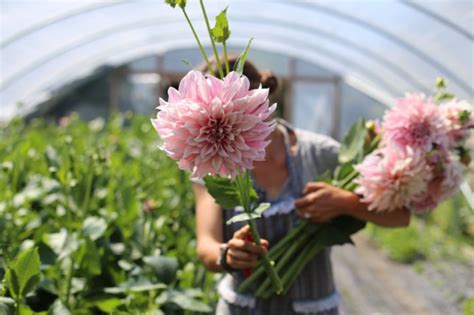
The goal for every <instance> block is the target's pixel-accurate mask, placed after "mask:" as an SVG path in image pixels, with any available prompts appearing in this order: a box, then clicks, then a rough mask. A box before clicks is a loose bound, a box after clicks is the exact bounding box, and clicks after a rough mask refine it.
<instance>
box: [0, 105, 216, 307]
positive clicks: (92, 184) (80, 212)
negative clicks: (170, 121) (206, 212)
mask: <svg viewBox="0 0 474 315" xmlns="http://www.w3.org/2000/svg"><path fill="white" fill-rule="evenodd" d="M158 145H159V143H158V138H157V135H156V132H154V130H153V129H152V126H151V124H150V121H149V118H146V117H133V116H132V115H129V114H127V115H124V116H120V115H119V116H116V117H113V118H112V119H110V121H108V122H104V121H103V120H95V121H92V122H90V123H86V122H83V121H80V120H79V119H77V117H74V116H72V117H70V118H68V119H67V120H63V121H62V124H61V126H57V125H55V124H49V123H46V122H44V121H42V120H35V121H32V122H30V123H28V124H27V123H25V122H24V121H22V120H15V121H12V122H11V123H10V124H9V125H8V126H7V127H6V128H2V129H1V130H0V163H1V171H0V244H1V245H2V247H1V250H2V253H3V255H2V256H1V257H0V277H1V278H3V277H4V276H5V273H6V272H7V275H8V274H11V270H13V268H14V267H15V266H16V262H17V259H16V258H15V257H19V256H20V255H23V254H22V253H24V252H25V251H28V250H29V249H30V248H37V250H38V254H39V257H40V260H41V272H40V277H39V283H38V284H37V285H35V286H34V287H32V290H31V292H30V293H29V294H28V295H22V296H21V297H20V298H18V297H17V296H16V295H15V289H14V288H13V287H14V284H13V282H11V281H6V282H5V283H6V285H2V286H0V295H2V291H3V295H5V297H4V298H2V299H0V309H2V308H4V309H7V308H8V307H9V305H11V300H10V298H14V300H15V301H16V302H17V307H21V308H22V309H24V310H28V309H32V310H34V311H36V312H40V311H47V310H48V309H49V310H50V311H51V312H53V313H55V312H56V314H60V313H61V314H66V313H68V312H71V313H73V314H102V313H110V312H112V311H113V312H120V311H121V312H124V313H129V314H130V313H133V312H150V314H155V313H156V314H158V313H160V312H159V311H157V310H161V311H163V312H165V313H167V314H168V313H169V314H175V313H176V314H180V313H183V312H209V311H211V309H212V305H213V304H214V303H215V298H216V294H215V293H214V290H213V288H214V280H213V279H214V277H213V275H211V274H209V273H207V272H206V271H205V270H204V268H203V266H202V264H200V263H199V262H198V259H197V257H196V254H195V235H194V224H195V223H194V213H193V207H194V206H193V198H192V195H191V194H190V183H189V180H188V175H187V174H185V173H184V172H182V171H180V170H179V169H178V168H177V167H176V164H175V162H174V161H172V160H170V159H169V158H167V157H166V156H165V155H164V154H163V152H162V151H160V150H159V148H158ZM1 278H0V279H1ZM6 280H8V279H6ZM2 287H3V289H2ZM196 288H201V289H196Z"/></svg>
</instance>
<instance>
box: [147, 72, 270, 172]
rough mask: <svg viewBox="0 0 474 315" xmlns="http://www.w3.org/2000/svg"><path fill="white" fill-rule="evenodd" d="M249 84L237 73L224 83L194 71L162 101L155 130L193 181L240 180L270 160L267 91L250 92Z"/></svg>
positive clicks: (167, 151)
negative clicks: (242, 174) (240, 175)
mask: <svg viewBox="0 0 474 315" xmlns="http://www.w3.org/2000/svg"><path fill="white" fill-rule="evenodd" d="M249 86H250V83H249V80H248V79H247V78H246V77H245V76H239V75H238V74H237V73H236V72H231V73H229V74H228V75H227V76H226V77H225V78H224V80H219V79H217V78H215V77H213V76H207V77H206V76H204V75H203V74H202V73H201V72H198V71H190V72H189V73H188V74H187V75H186V76H185V77H184V78H183V79H182V80H181V82H180V84H179V89H178V90H176V89H174V88H170V89H169V90H168V102H166V101H164V100H163V99H160V106H158V114H157V118H156V119H152V123H153V126H154V127H155V129H156V131H157V132H158V134H159V135H160V137H161V139H162V140H163V146H162V148H163V150H164V151H165V152H166V154H168V156H170V157H171V158H173V159H174V160H177V161H179V162H178V165H179V167H180V168H181V169H184V170H191V171H192V176H193V177H204V176H206V175H211V176H223V177H232V178H233V177H235V176H236V175H237V174H238V173H239V172H241V171H245V170H247V169H251V168H252V162H253V161H262V160H263V159H264V158H265V147H266V146H267V145H268V144H269V141H268V140H267V137H268V136H269V135H270V133H271V132H272V131H273V129H274V128H275V122H274V120H272V119H270V118H269V117H270V115H271V113H272V112H273V111H274V110H275V108H276V104H273V105H272V106H271V107H269V106H268V105H269V101H268V89H262V88H258V89H254V90H249Z"/></svg>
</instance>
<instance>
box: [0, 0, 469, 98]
mask: <svg viewBox="0 0 474 315" xmlns="http://www.w3.org/2000/svg"><path fill="white" fill-rule="evenodd" d="M278 2H280V3H282V4H284V5H289V6H295V7H298V6H299V7H306V8H310V10H312V11H320V12H322V13H326V14H328V15H331V16H333V17H336V18H339V19H342V20H347V21H349V22H351V23H355V24H357V25H359V26H362V27H364V28H366V29H368V30H369V31H372V32H375V33H378V34H379V35H382V36H383V37H385V38H387V39H389V40H391V41H393V42H394V43H395V44H397V45H399V46H401V47H403V48H405V49H407V50H408V51H409V52H411V53H413V54H415V55H417V56H418V57H419V58H421V59H422V60H425V61H427V62H428V63H429V64H430V65H431V66H432V67H434V68H435V69H440V70H442V71H443V72H444V73H446V74H448V75H449V76H450V77H452V79H453V80H454V81H455V82H456V83H457V84H458V85H459V87H460V88H461V89H463V90H464V91H465V92H467V94H468V95H471V94H473V92H474V91H473V90H472V89H471V88H470V87H469V86H468V85H467V84H466V83H465V81H464V80H463V79H461V78H459V77H457V75H455V73H453V72H452V71H450V70H449V69H447V68H446V67H444V66H443V65H442V64H440V63H438V62H437V61H436V60H434V59H433V58H430V56H429V55H426V54H424V53H423V52H422V51H420V50H417V49H416V47H414V46H412V45H410V44H409V43H407V42H405V41H403V40H402V39H401V38H399V37H397V36H395V35H393V34H391V33H388V32H386V31H385V30H383V29H382V28H380V27H378V26H374V25H371V24H370V23H367V22H365V21H363V20H360V19H358V18H356V17H354V16H350V15H347V14H343V13H341V12H339V11H337V10H333V9H330V8H328V7H323V6H321V5H320V4H317V3H310V4H306V3H288V2H287V1H278ZM129 3H131V2H129V1H119V2H114V3H107V4H102V5H96V6H94V7H92V8H90V7H88V8H81V9H78V10H76V11H74V12H68V13H66V14H63V15H61V16H59V17H54V18H52V19H50V20H48V21H46V22H43V23H41V24H40V26H38V24H37V26H36V27H30V28H29V29H28V32H26V31H23V32H22V34H20V35H16V38H19V37H22V36H25V35H27V34H29V33H30V32H33V31H36V30H37V29H38V28H40V29H41V28H44V27H46V26H48V25H51V24H54V23H57V22H59V21H61V20H65V19H67V18H69V17H72V16H75V15H79V14H83V13H86V12H89V11H93V10H99V9H102V8H103V7H105V6H112V5H118V4H129ZM2 45H3V44H2ZM2 47H3V46H2Z"/></svg>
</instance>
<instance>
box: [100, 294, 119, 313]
mask: <svg viewBox="0 0 474 315" xmlns="http://www.w3.org/2000/svg"><path fill="white" fill-rule="evenodd" d="M124 303H125V302H124V301H122V300H120V299H118V298H114V297H113V298H109V299H106V300H102V301H99V302H97V303H96V305H97V307H98V308H99V309H100V310H101V311H102V312H105V313H108V314H110V313H112V311H114V310H115V309H116V308H117V307H119V306H120V305H123V304H124Z"/></svg>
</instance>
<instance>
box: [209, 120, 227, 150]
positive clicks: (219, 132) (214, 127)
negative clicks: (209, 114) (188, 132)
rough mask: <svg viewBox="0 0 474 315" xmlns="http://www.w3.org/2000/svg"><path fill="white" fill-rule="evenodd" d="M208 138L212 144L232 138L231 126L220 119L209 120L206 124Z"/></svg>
mask: <svg viewBox="0 0 474 315" xmlns="http://www.w3.org/2000/svg"><path fill="white" fill-rule="evenodd" d="M208 126H209V128H208V132H209V134H208V135H209V138H210V140H211V141H212V142H213V143H214V144H219V143H220V142H222V141H224V140H226V139H230V138H232V126H230V125H229V124H227V123H226V122H225V121H222V120H221V119H214V118H212V119H210V120H209V124H208Z"/></svg>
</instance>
